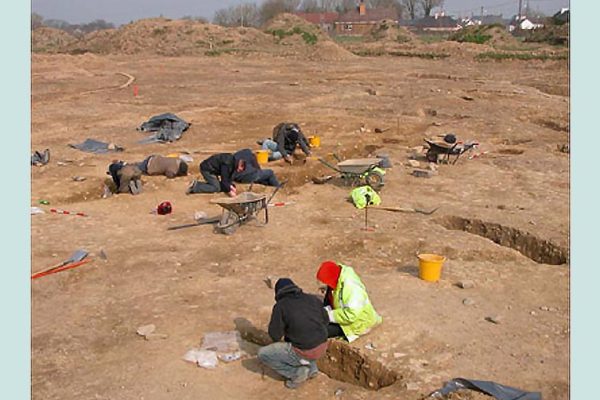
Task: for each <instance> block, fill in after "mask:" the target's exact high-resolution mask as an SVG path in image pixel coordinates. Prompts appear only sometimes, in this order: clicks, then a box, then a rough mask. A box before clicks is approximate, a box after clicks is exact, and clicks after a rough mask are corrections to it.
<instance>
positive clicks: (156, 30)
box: [152, 28, 167, 36]
mask: <svg viewBox="0 0 600 400" xmlns="http://www.w3.org/2000/svg"><path fill="white" fill-rule="evenodd" d="M165 33H167V28H154V30H153V31H152V34H153V35H154V36H160V35H164V34H165Z"/></svg>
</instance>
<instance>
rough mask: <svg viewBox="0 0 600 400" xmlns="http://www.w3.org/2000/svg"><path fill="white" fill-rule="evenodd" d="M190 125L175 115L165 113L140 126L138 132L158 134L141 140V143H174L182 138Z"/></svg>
mask: <svg viewBox="0 0 600 400" xmlns="http://www.w3.org/2000/svg"><path fill="white" fill-rule="evenodd" d="M190 125H191V124H190V123H188V122H186V121H184V120H183V119H181V118H179V117H178V116H177V115H175V114H171V113H165V114H160V115H155V116H154V117H152V118H150V119H149V120H148V121H146V122H144V123H143V124H142V125H140V127H139V128H138V130H139V131H142V132H156V133H155V134H153V135H150V136H148V137H147V138H145V139H142V140H140V142H139V143H154V142H174V141H176V140H179V139H180V138H181V136H182V135H183V132H185V131H186V130H187V129H188V128H189V127H190Z"/></svg>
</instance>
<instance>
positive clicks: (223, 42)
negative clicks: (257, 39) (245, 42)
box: [221, 39, 234, 44]
mask: <svg viewBox="0 0 600 400" xmlns="http://www.w3.org/2000/svg"><path fill="white" fill-rule="evenodd" d="M233 42H234V40H233V39H225V40H223V41H222V42H221V44H231V43H233Z"/></svg>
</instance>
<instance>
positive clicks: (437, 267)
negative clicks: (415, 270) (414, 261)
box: [417, 254, 446, 282]
mask: <svg viewBox="0 0 600 400" xmlns="http://www.w3.org/2000/svg"><path fill="white" fill-rule="evenodd" d="M417 257H418V258H419V278H421V279H423V280H424V281H427V282H437V281H439V280H440V277H441V276H442V266H443V265H444V261H446V257H444V256H439V255H437V254H419V255H418V256H417Z"/></svg>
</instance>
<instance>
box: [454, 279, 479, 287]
mask: <svg viewBox="0 0 600 400" xmlns="http://www.w3.org/2000/svg"><path fill="white" fill-rule="evenodd" d="M456 286H458V287H459V288H461V289H472V288H474V287H475V283H474V282H473V281H471V280H464V281H459V282H458V283H457V284H456Z"/></svg>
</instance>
